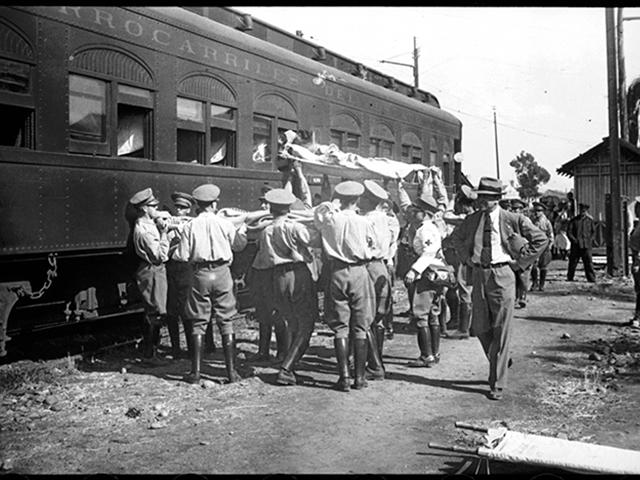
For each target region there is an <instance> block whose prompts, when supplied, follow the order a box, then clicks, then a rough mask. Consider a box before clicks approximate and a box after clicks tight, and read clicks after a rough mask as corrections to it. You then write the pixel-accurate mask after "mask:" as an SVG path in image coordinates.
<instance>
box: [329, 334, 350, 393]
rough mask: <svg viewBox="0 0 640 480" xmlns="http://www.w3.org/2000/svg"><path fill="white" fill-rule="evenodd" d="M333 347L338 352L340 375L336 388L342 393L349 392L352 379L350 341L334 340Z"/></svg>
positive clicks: (343, 339)
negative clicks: (350, 375)
mask: <svg viewBox="0 0 640 480" xmlns="http://www.w3.org/2000/svg"><path fill="white" fill-rule="evenodd" d="M333 346H334V348H335V351H336V361H337V362H338V375H339V377H338V381H337V382H336V384H335V385H334V388H335V389H336V390H340V391H341V392H348V391H349V390H350V389H351V379H350V378H349V339H348V338H334V339H333Z"/></svg>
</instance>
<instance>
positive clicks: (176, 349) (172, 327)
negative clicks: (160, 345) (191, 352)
mask: <svg viewBox="0 0 640 480" xmlns="http://www.w3.org/2000/svg"><path fill="white" fill-rule="evenodd" d="M167 329H168V330H169V339H170V340H171V355H172V356H173V359H174V360H177V359H178V358H180V357H181V356H182V349H181V348H180V327H179V326H178V318H177V317H174V316H171V317H167Z"/></svg>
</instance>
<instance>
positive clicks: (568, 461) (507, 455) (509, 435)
mask: <svg viewBox="0 0 640 480" xmlns="http://www.w3.org/2000/svg"><path fill="white" fill-rule="evenodd" d="M455 425H456V427H457V428H463V429H468V430H475V431H478V432H482V433H484V434H485V435H484V445H482V446H479V447H475V448H470V447H460V446H446V445H441V444H438V443H434V442H429V448H434V449H439V450H448V451H453V452H460V453H466V454H470V455H474V456H476V457H479V458H480V459H481V462H479V463H478V467H477V469H476V473H487V474H488V473H490V472H489V461H490V460H495V461H500V462H509V463H523V464H528V465H537V466H542V467H547V468H560V469H563V470H569V471H572V472H576V473H591V474H593V473H605V474H615V475H634V474H635V475H640V451H637V450H627V449H624V448H616V447H609V446H606V445H596V444H591V443H584V442H578V441H574V440H565V439H562V438H553V437H546V436H543V435H533V434H527V433H520V432H514V431H511V430H508V429H507V428H502V427H501V428H483V427H478V426H474V425H469V424H467V423H463V422H456V424H455ZM482 465H483V466H484V467H485V469H486V471H485V472H478V469H479V468H480V467H481V466H482ZM468 466H469V464H467V465H466V466H465V468H466V467H468Z"/></svg>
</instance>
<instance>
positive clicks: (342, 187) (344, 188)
mask: <svg viewBox="0 0 640 480" xmlns="http://www.w3.org/2000/svg"><path fill="white" fill-rule="evenodd" d="M333 191H334V192H335V193H336V194H338V195H340V196H342V197H359V196H360V195H362V194H363V193H364V186H363V185H362V184H361V183H358V182H354V181H351V180H348V181H346V182H341V183H339V184H338V185H336V187H335V188H334V189H333Z"/></svg>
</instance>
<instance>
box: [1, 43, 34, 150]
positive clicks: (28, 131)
mask: <svg viewBox="0 0 640 480" xmlns="http://www.w3.org/2000/svg"><path fill="white" fill-rule="evenodd" d="M11 66H14V67H17V68H15V69H13V70H18V69H20V68H21V69H22V70H23V72H22V73H23V74H22V75H20V73H15V72H12V71H11V70H12V68H11ZM3 67H6V68H3ZM33 71H34V68H33V65H32V64H31V63H28V62H24V61H19V60H16V59H15V58H10V57H6V56H1V57H0V86H2V85H6V86H7V87H8V88H0V115H1V118H3V119H4V126H3V128H2V129H1V130H0V146H3V147H13V148H24V149H29V150H34V149H35V116H36V115H35V106H34V99H33V85H34V84H33V80H34V73H33ZM20 77H26V80H25V82H24V88H22V89H20V88H19V87H20V85H19V83H18V82H19V80H20ZM12 86H13V87H18V88H12Z"/></svg>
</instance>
